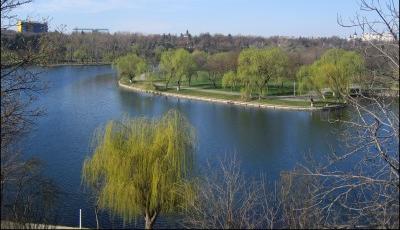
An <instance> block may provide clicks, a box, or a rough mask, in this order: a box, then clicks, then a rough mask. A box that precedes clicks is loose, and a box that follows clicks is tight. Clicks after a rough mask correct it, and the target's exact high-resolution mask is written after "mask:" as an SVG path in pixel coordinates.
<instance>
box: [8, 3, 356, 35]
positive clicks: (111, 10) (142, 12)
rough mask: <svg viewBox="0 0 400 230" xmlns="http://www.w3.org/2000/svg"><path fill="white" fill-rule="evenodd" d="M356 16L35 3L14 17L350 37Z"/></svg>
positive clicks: (302, 7) (156, 29)
mask: <svg viewBox="0 0 400 230" xmlns="http://www.w3.org/2000/svg"><path fill="white" fill-rule="evenodd" d="M358 10H359V6H358V1H357V0H129V1H128V0H34V1H33V2H32V3H30V4H27V5H25V6H23V7H20V8H19V9H17V10H16V11H15V13H16V14H17V15H18V16H19V17H20V18H22V19H26V18H31V19H32V20H40V19H42V18H49V19H50V29H54V28H56V27H57V26H60V25H66V29H67V31H71V30H72V29H73V28H75V27H91V28H92V27H94V28H108V29H109V30H110V31H111V32H117V31H129V32H141V33H144V34H152V33H171V34H179V33H184V32H185V31H186V29H188V30H189V32H191V33H192V34H199V33H204V32H210V33H211V34H214V33H222V34H229V33H230V34H232V35H237V34H242V35H261V36H273V35H281V36H296V37H297V36H307V37H309V36H333V35H336V36H340V37H344V36H346V37H347V36H348V35H349V34H350V33H353V32H354V30H352V29H349V28H341V27H340V26H339V25H338V24H337V21H336V19H337V15H338V14H339V15H341V16H342V17H343V18H344V19H347V18H349V17H352V16H354V15H355V13H356V12H357V11H358Z"/></svg>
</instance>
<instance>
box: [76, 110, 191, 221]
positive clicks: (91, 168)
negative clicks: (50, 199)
mask: <svg viewBox="0 0 400 230" xmlns="http://www.w3.org/2000/svg"><path fill="white" fill-rule="evenodd" d="M194 140H195V134H194V129H193V127H192V126H191V125H190V124H189V122H188V121H187V120H186V118H185V117H184V116H183V115H181V114H180V113H179V112H177V111H173V110H172V111H169V112H168V113H166V114H165V115H164V116H163V117H162V118H161V119H158V120H151V119H147V118H135V119H133V120H129V119H125V120H123V121H122V122H118V121H110V122H109V123H108V124H107V125H106V126H105V128H104V130H100V131H99V132H97V136H96V141H97V147H96V149H95V151H94V153H93V155H92V157H91V158H87V159H86V160H85V162H84V164H83V177H82V178H83V182H84V183H85V184H86V185H87V186H89V187H92V186H96V185H97V184H99V182H101V183H102V184H103V187H102V188H101V190H100V194H99V201H100V207H101V208H106V209H109V210H110V211H111V212H112V213H114V214H118V215H120V216H122V217H123V219H124V221H132V220H134V218H135V217H137V216H139V215H143V214H144V213H146V216H147V215H148V214H149V215H150V216H151V217H152V216H157V215H158V214H159V213H160V212H164V213H171V212H175V211H176V210H177V209H178V207H179V206H180V205H182V198H181V197H180V196H179V195H178V191H177V190H178V189H179V188H180V187H181V186H182V185H184V184H185V183H188V182H186V181H187V180H186V179H188V177H189V176H190V175H191V172H192V170H193V164H194V162H193V161H194V154H193V150H194V143H195V142H194Z"/></svg>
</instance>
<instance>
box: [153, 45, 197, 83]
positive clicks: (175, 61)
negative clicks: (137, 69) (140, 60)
mask: <svg viewBox="0 0 400 230" xmlns="http://www.w3.org/2000/svg"><path fill="white" fill-rule="evenodd" d="M160 67H161V70H162V71H163V72H164V74H165V79H166V88H168V83H169V82H170V81H171V80H175V81H176V82H177V84H178V87H179V89H180V86H181V82H182V79H183V77H185V76H186V77H189V76H190V75H191V74H193V73H194V71H195V69H196V63H195V62H194V59H193V57H192V55H191V54H190V53H189V52H188V51H187V50H185V49H177V50H168V51H164V52H163V53H162V54H161V61H160Z"/></svg>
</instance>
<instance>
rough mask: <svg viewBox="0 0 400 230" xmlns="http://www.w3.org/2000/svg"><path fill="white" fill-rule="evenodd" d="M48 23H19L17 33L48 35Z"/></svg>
mask: <svg viewBox="0 0 400 230" xmlns="http://www.w3.org/2000/svg"><path fill="white" fill-rule="evenodd" d="M47 30H48V27H47V23H40V22H31V21H21V20H19V21H18V22H17V31H18V32H20V33H23V32H28V33H47Z"/></svg>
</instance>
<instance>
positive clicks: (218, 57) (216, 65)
mask: <svg viewBox="0 0 400 230" xmlns="http://www.w3.org/2000/svg"><path fill="white" fill-rule="evenodd" d="M236 67H237V53H235V52H221V53H216V54H213V55H209V56H208V58H207V63H206V64H205V68H206V70H207V71H208V75H209V80H210V81H211V82H212V83H213V85H214V87H216V83H217V81H219V80H220V79H221V78H222V76H223V74H224V73H226V72H228V71H236Z"/></svg>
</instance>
